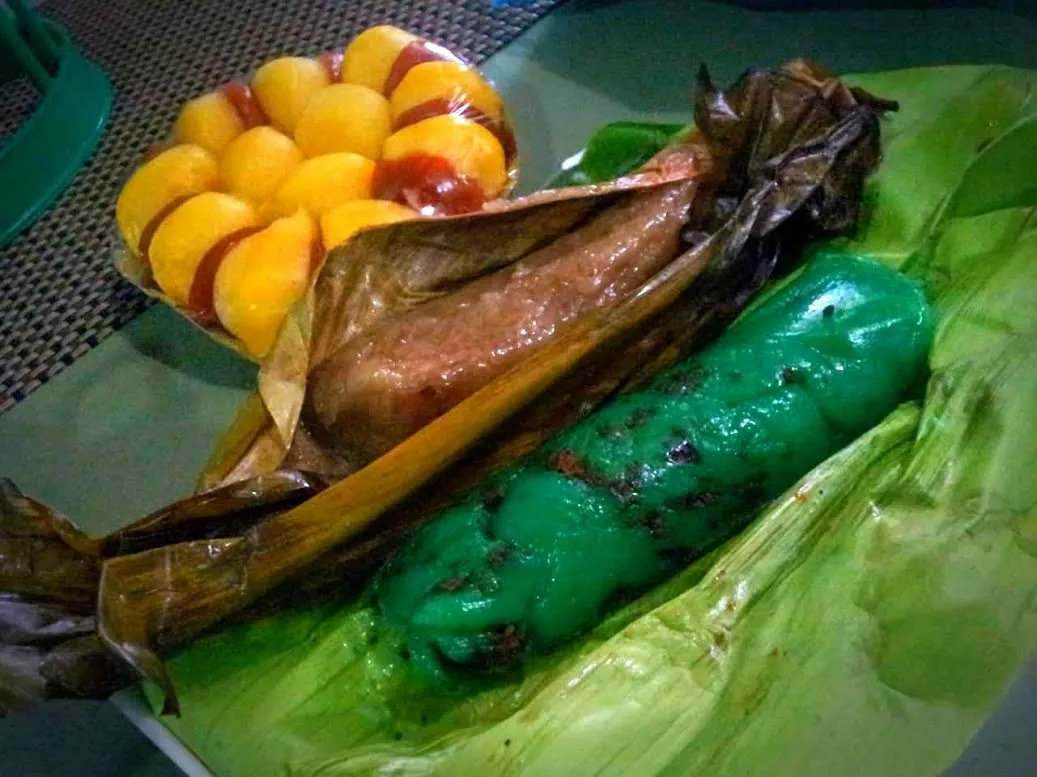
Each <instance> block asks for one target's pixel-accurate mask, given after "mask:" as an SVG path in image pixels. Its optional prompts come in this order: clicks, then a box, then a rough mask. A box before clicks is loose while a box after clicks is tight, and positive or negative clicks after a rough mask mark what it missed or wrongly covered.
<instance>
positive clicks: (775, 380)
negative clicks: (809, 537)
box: [375, 257, 932, 670]
mask: <svg viewBox="0 0 1037 777" xmlns="http://www.w3.org/2000/svg"><path fill="white" fill-rule="evenodd" d="M931 335H932V325H931V320H930V311H929V307H928V305H927V303H926V301H925V298H924V295H923V292H922V290H921V287H920V286H919V285H918V284H916V283H915V282H913V281H909V280H908V279H906V278H905V277H903V276H901V275H899V274H898V273H896V272H894V271H892V270H889V269H888V268H886V267H884V266H882V265H879V264H876V263H872V262H868V261H863V260H854V259H847V258H843V257H840V258H823V259H820V260H818V261H816V262H814V263H812V264H811V265H809V266H808V267H807V269H806V270H805V271H804V273H803V274H802V275H801V276H800V277H799V278H798V279H796V280H795V281H794V282H792V283H791V284H790V285H789V286H787V287H786V288H784V289H783V290H782V291H780V292H779V293H777V294H776V295H775V296H774V297H772V298H771V299H770V300H768V301H767V302H765V303H763V304H762V305H761V306H760V307H759V308H758V309H757V310H756V311H755V312H751V313H750V314H748V315H747V316H746V317H745V318H744V319H743V320H742V321H741V323H740V324H738V325H737V326H735V327H734V328H733V329H732V330H730V331H729V332H728V333H727V334H725V335H724V336H723V337H722V338H721V339H720V340H719V341H717V342H716V343H715V344H714V345H712V346H711V347H709V348H707V349H706V350H705V351H703V352H702V353H701V354H700V355H698V356H696V357H693V358H691V359H689V360H686V361H684V362H682V363H680V364H678V365H677V366H675V367H673V368H671V369H670V370H668V371H666V372H664V373H662V374H661V375H660V376H659V377H658V378H657V379H656V380H654V381H653V382H652V383H651V384H650V385H649V386H648V387H647V388H645V389H643V390H638V391H634V392H631V393H627V394H625V395H622V396H620V397H619V398H618V399H617V400H615V401H614V402H612V403H611V404H610V405H608V406H606V407H605V408H603V409H602V410H601V411H599V412H597V413H595V414H594V415H593V416H591V417H589V418H588V419H586V420H585V421H583V422H581V423H579V424H578V425H576V426H575V427H573V428H572V429H570V430H568V431H567V432H565V433H563V434H562V435H560V436H559V437H557V438H555V440H554V441H553V442H551V443H550V444H549V445H547V446H546V447H545V449H543V450H542V451H541V452H540V453H538V454H537V455H536V456H534V457H533V458H532V459H531V460H529V461H527V463H526V464H525V465H523V466H521V467H519V468H516V469H512V470H509V471H506V472H505V473H503V474H502V475H500V476H498V477H496V478H495V479H493V480H492V481H491V482H490V483H488V484H487V485H486V486H485V487H483V488H481V489H479V490H478V491H477V492H476V493H473V494H471V495H470V497H469V498H468V499H467V500H466V501H464V502H462V503H461V504H459V505H458V506H456V507H454V508H452V509H450V510H449V511H447V512H446V513H445V514H443V515H442V516H441V517H440V518H438V519H437V520H435V521H434V522H433V523H431V524H429V525H428V526H427V527H425V528H424V529H423V530H421V531H420V532H419V533H418V535H416V537H415V539H414V540H413V541H412V542H411V543H410V544H409V545H408V546H407V547H405V549H404V550H402V551H401V552H400V553H398V554H397V556H396V557H395V558H394V559H393V560H392V561H391V562H390V563H389V565H387V567H386V569H385V570H384V571H383V573H382V575H381V577H380V579H379V580H378V582H377V583H376V588H375V598H376V601H377V604H378V606H379V607H380V609H381V611H382V612H383V613H384V615H385V616H386V617H387V618H388V619H389V620H391V621H393V622H395V623H397V624H399V625H401V626H402V627H403V629H404V632H405V633H406V635H407V645H408V649H409V651H410V653H411V655H412V656H413V657H414V658H415V660H416V661H417V662H418V665H419V666H426V667H432V668H433V670H438V669H439V668H440V667H442V666H444V665H455V664H456V665H467V666H487V665H489V666H494V665H500V664H507V663H510V662H512V661H514V660H515V659H516V658H518V657H519V656H520V655H521V654H522V653H524V652H529V651H534V652H535V651H542V650H547V649H550V648H552V647H554V646H556V645H558V644H559V643H561V642H563V641H565V640H567V639H569V638H571V637H573V636H575V635H576V634H578V633H580V632H582V631H584V630H586V629H587V628H590V627H591V626H593V625H594V624H595V623H597V622H598V621H600V620H601V619H602V617H603V616H604V615H605V614H606V613H607V612H608V611H610V610H611V609H612V608H613V607H614V606H616V605H617V604H619V603H621V602H622V601H625V600H627V599H629V598H631V597H632V596H635V595H637V594H638V593H640V592H641V591H643V590H645V589H646V588H648V587H649V586H651V585H653V584H655V583H658V582H659V581H661V580H662V579H664V578H665V577H666V576H667V575H669V574H671V573H673V572H675V571H677V570H679V569H680V568H682V567H684V566H686V565H687V564H688V563H690V562H691V561H692V560H694V559H695V558H698V557H700V556H702V555H703V554H704V553H706V552H708V551H709V550H711V549H713V548H714V547H716V546H717V545H719V544H720V543H721V542H723V541H724V540H726V539H728V538H730V537H731V536H733V535H734V534H736V533H737V532H738V531H740V530H741V529H742V528H743V527H744V526H745V525H746V524H747V523H748V522H749V520H750V519H751V518H752V516H753V514H754V512H755V510H757V509H758V508H759V507H760V506H761V505H763V504H765V503H766V502H767V501H768V500H771V499H773V498H775V497H776V496H777V495H778V494H780V493H781V492H782V491H783V490H784V489H786V488H788V487H789V486H790V485H791V484H792V483H793V482H795V480H796V478H798V477H799V476H801V475H803V474H804V473H805V472H807V471H808V470H810V469H811V468H812V467H813V466H815V465H816V464H818V463H819V462H821V461H822V460H824V459H825V458H826V457H827V456H829V455H830V454H832V453H834V452H835V451H836V450H838V449H839V448H841V447H842V446H843V445H845V444H847V443H849V442H850V441H851V440H853V439H854V438H855V437H856V436H857V435H859V434H860V433H862V432H863V431H865V430H867V429H868V428H870V427H871V426H872V425H874V424H876V423H878V422H879V421H880V420H881V419H882V418H883V417H884V416H885V415H886V414H887V413H889V412H890V411H891V410H892V409H893V408H894V407H895V406H896V405H897V403H898V402H899V401H900V400H901V399H903V398H904V397H905V395H906V394H907V392H908V391H909V390H910V389H911V388H912V387H914V386H915V385H916V381H918V379H919V378H920V377H922V375H923V373H924V367H925V361H926V355H927V353H928V348H929V343H930V339H931Z"/></svg>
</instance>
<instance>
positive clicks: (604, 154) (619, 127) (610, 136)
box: [547, 121, 687, 189]
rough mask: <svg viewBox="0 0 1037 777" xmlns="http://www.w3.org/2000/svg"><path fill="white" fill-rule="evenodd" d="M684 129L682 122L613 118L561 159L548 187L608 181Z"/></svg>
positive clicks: (661, 147) (652, 153)
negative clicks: (671, 122)
mask: <svg viewBox="0 0 1037 777" xmlns="http://www.w3.org/2000/svg"><path fill="white" fill-rule="evenodd" d="M685 129H687V128H686V127H685V126H684V125H683V124H652V123H649V122H636V121H616V122H613V123H612V124H608V125H606V126H604V127H602V128H601V129H600V130H598V131H597V132H595V133H594V136H593V137H592V138H591V139H590V140H588V141H587V147H586V148H584V149H583V150H582V151H580V152H579V153H578V154H575V155H574V156H573V157H571V158H570V159H567V160H566V161H565V162H563V163H562V170H561V172H559V173H558V175H556V176H555V177H554V178H552V179H551V181H550V183H549V184H548V185H547V188H549V189H558V188H562V187H565V186H585V185H587V184H594V183H601V182H603V181H611V180H612V179H613V178H619V177H620V176H623V175H626V174H627V173H629V172H630V171H631V170H635V169H637V168H638V167H640V166H641V165H643V164H644V163H645V162H647V161H648V160H649V159H651V158H652V157H653V156H655V155H656V154H658V153H659V152H660V151H662V150H663V149H664V148H666V146H667V145H669V144H670V143H671V142H673V140H674V139H675V138H676V137H677V136H678V135H679V134H680V133H681V132H682V131H684V130H685Z"/></svg>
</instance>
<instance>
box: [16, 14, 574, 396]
mask: <svg viewBox="0 0 1037 777" xmlns="http://www.w3.org/2000/svg"><path fill="white" fill-rule="evenodd" d="M560 1H561V0H539V1H538V2H530V3H524V4H522V5H521V6H515V7H503V8H494V7H492V6H491V3H490V0H457V1H454V2H451V1H449V0H447V1H445V2H439V1H433V0H429V1H428V2H422V1H421V0H387V1H377V0H360V1H359V2H350V0H343V1H342V2H334V0H292V1H291V2H284V0H224V1H223V2H214V1H213V0H51V1H50V2H44V3H43V4H42V5H41V6H40V7H39V11H40V12H41V13H42V14H43V15H44V16H49V17H50V18H52V19H54V20H55V21H58V22H59V23H61V24H62V25H64V27H65V28H66V29H67V30H68V32H69V33H70V34H71V36H72V38H73V40H74V41H75V42H76V45H77V47H78V48H79V49H80V50H81V51H82V52H83V53H84V54H86V55H87V56H88V57H90V59H92V60H93V61H94V62H95V63H97V64H98V65H99V66H100V67H101V68H102V69H103V70H104V72H105V73H106V74H107V76H108V78H109V79H110V80H111V82H112V84H113V85H114V87H115V91H116V97H115V103H114V105H113V108H112V115H111V118H110V119H109V122H108V125H107V127H106V128H105V134H104V137H103V138H102V140H101V142H100V144H99V146H98V149H97V151H96V153H95V154H94V156H93V158H92V159H91V160H90V161H89V162H88V163H87V165H86V166H85V167H84V168H83V169H82V171H81V172H80V173H79V175H78V176H77V177H76V179H75V181H74V182H73V184H72V186H71V187H70V188H69V189H68V190H67V191H66V192H65V194H64V195H63V196H62V197H61V199H60V200H59V201H58V203H57V204H56V205H54V206H53V207H51V209H50V210H49V211H48V212H47V213H45V214H44V215H43V216H42V217H41V218H40V219H39V220H38V221H37V222H36V223H35V224H34V225H33V226H32V227H31V228H30V229H29V230H28V231H27V232H24V233H22V235H21V236H20V237H18V238H16V239H15V241H14V242H13V243H11V244H9V245H8V246H7V247H6V248H4V249H3V250H2V252H0V412H3V411H4V410H7V409H8V408H10V407H12V406H13V405H14V404H15V403H17V402H19V401H20V400H22V399H24V398H25V397H26V396H27V395H28V394H29V393H30V392H31V391H32V390H33V389H35V388H37V387H39V386H40V385H42V384H43V383H45V382H46V381H47V380H48V379H49V378H51V377H53V376H54V375H56V374H57V373H58V372H60V371H61V370H62V369H64V368H65V367H67V366H68V365H70V364H72V362H73V361H75V360H76V359H77V358H78V357H79V356H81V355H83V354H84V353H86V352H87V351H88V350H90V349H91V348H93V347H94V346H96V345H97V344H98V343H100V342H101V341H102V340H104V339H105V338H106V337H108V336H109V335H110V334H112V332H114V331H115V330H116V329H118V328H119V327H120V326H122V325H123V324H125V323H126V322H128V321H130V320H131V319H132V318H134V317H135V316H137V315H138V314H140V313H141V312H142V311H144V309H145V308H147V307H148V305H149V304H150V300H149V299H148V298H147V297H145V296H144V295H143V294H141V293H140V292H139V291H137V290H136V289H135V288H134V287H132V286H131V285H130V284H128V283H126V282H125V281H123V280H122V279H121V278H120V277H119V276H118V274H117V273H116V272H115V270H114V268H113V267H112V266H111V263H110V259H109V250H110V245H111V240H112V235H113V232H112V230H113V226H112V224H113V219H114V207H115V198H116V195H117V194H118V190H119V187H120V185H121V183H122V182H123V181H124V180H125V178H126V177H127V176H128V175H129V173H130V172H131V170H132V168H133V166H134V165H135V163H136V162H137V161H138V160H139V158H140V156H141V154H142V152H143V150H144V149H145V148H146V147H147V146H148V145H149V144H150V143H152V142H154V141H156V140H160V139H162V138H163V136H164V135H165V134H166V132H167V130H168V128H169V127H170V125H171V123H172V121H173V119H174V117H175V115H176V112H177V110H178V108H179V106H180V104H181V103H182V102H183V101H184V100H186V99H188V98H190V97H193V96H195V95H198V94H201V93H203V92H205V91H208V90H209V89H212V88H213V87H215V86H218V85H219V84H220V83H223V82H224V81H227V80H229V79H231V78H235V77H240V76H242V75H244V74H247V73H248V72H250V71H251V70H253V69H255V68H257V67H258V66H259V65H260V64H262V63H263V62H264V61H265V60H267V59H270V58H271V57H273V56H276V55H280V54H304V55H305V54H317V53H319V52H321V51H324V50H328V49H341V48H342V47H343V46H344V45H345V43H346V42H347V41H349V40H350V39H351V38H352V37H353V36H354V35H356V34H357V33H359V32H360V31H361V30H363V29H365V28H366V27H369V26H372V25H375V24H383V23H388V24H395V25H397V26H399V27H403V28H404V29H407V30H410V31H412V32H415V33H418V34H420V35H423V36H425V37H428V38H430V39H431V40H434V41H436V42H438V43H441V44H443V45H445V46H447V47H448V48H450V49H451V50H453V51H455V52H457V53H458V54H461V55H463V56H466V57H468V58H469V59H471V60H473V61H474V62H477V63H478V62H481V61H482V60H484V59H485V58H486V57H488V56H489V55H490V54H493V53H494V52H495V51H497V50H498V49H500V48H501V47H502V46H504V45H505V44H507V43H509V42H510V41H511V40H513V39H514V38H516V37H517V36H518V35H519V34H520V33H521V32H522V31H523V30H525V29H526V28H527V27H528V26H529V25H531V24H532V23H533V22H534V21H536V20H537V19H538V18H539V17H540V16H542V15H543V14H545V13H547V12H548V11H549V10H550V9H551V8H553V7H554V6H556V5H558V4H559V2H560ZM35 104H36V94H35V92H34V91H33V90H32V89H31V88H30V87H29V86H28V84H27V83H26V82H24V81H11V82H8V83H6V84H3V85H0V144H2V143H3V141H4V138H5V136H6V135H7V134H8V133H10V132H13V131H14V129H15V128H17V127H18V126H19V125H20V124H21V123H22V122H24V121H25V120H26V118H28V116H29V115H30V113H31V111H32V110H33V108H34V106H35ZM2 185H4V186H7V185H12V183H11V182H3V184H2Z"/></svg>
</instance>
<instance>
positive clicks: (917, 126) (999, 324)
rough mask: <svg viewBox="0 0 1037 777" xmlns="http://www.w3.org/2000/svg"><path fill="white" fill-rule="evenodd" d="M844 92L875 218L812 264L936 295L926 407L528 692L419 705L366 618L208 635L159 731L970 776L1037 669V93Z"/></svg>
mask: <svg viewBox="0 0 1037 777" xmlns="http://www.w3.org/2000/svg"><path fill="white" fill-rule="evenodd" d="M854 81H855V82H856V83H859V84H860V85H861V86H863V87H864V88H866V89H868V90H870V91H874V92H875V93H879V94H882V95H884V96H889V97H893V98H896V99H897V100H899V101H900V104H901V110H900V112H899V113H898V114H897V115H896V116H895V117H893V118H891V119H890V120H889V125H888V131H887V132H886V137H887V138H888V139H889V142H888V145H887V147H886V154H885V160H886V161H885V164H884V167H883V168H882V171H881V173H880V174H879V175H878V176H877V177H876V179H875V180H874V181H873V184H872V186H871V190H870V193H869V201H870V203H871V206H872V211H871V214H870V219H869V221H868V222H867V224H866V226H865V227H864V228H863V229H862V230H861V231H860V233H859V234H858V235H857V236H855V238H853V239H852V240H847V241H841V242H839V243H833V244H830V245H827V246H823V247H821V248H820V249H819V250H822V251H836V252H839V251H842V252H852V253H855V254H863V255H869V256H874V257H878V258H880V259H882V260H884V261H887V262H889V263H891V264H893V265H895V266H898V267H900V268H901V269H903V270H904V271H905V272H907V273H909V274H912V275H915V276H916V277H919V278H921V279H923V280H924V281H925V283H926V285H927V289H928V291H929V293H930V295H931V298H932V301H933V304H934V306H935V308H936V310H937V312H938V316H939V325H938V330H937V339H936V342H935V345H934V349H933V352H932V355H931V366H932V369H933V374H932V377H931V379H930V382H929V386H928V390H927V394H926V399H925V402H924V404H923V405H922V406H921V407H918V406H913V405H908V406H904V407H902V408H900V409H899V410H897V411H896V412H895V413H893V414H892V415H891V416H890V417H889V418H888V419H887V420H886V421H885V422H883V423H882V424H881V425H880V426H879V427H877V428H876V429H874V430H872V431H871V432H870V433H869V434H867V435H865V436H864V437H862V438H861V439H859V440H858V441H856V442H855V443H854V444H853V445H851V446H850V447H848V448H847V449H845V450H844V451H842V452H841V453H839V454H837V455H836V456H834V457H833V458H831V459H830V460H828V461H827V462H825V463H824V464H822V465H821V466H820V467H818V468H817V469H816V470H814V471H813V472H812V473H810V474H809V475H808V476H807V477H806V478H804V479H803V481H801V483H800V484H799V485H798V486H797V487H795V488H794V489H792V490H791V491H790V492H789V493H788V494H787V495H786V496H785V497H784V498H783V499H781V500H779V501H778V502H776V503H775V504H774V505H773V506H772V507H771V508H770V509H769V510H767V511H766V512H765V513H764V514H762V515H761V516H760V517H759V518H758V520H757V521H756V522H755V523H754V524H753V525H752V526H751V527H750V529H749V530H747V531H746V532H745V533H744V534H743V535H741V536H740V537H739V538H737V539H735V540H734V541H732V542H731V543H729V544H728V545H727V546H725V547H724V548H721V549H720V550H719V551H717V552H716V553H714V554H713V555H711V556H710V557H707V558H706V559H703V560H701V561H700V562H698V563H697V564H696V565H694V566H693V567H691V568H689V569H688V570H686V571H685V572H684V573H682V574H681V575H679V576H677V577H676V578H674V579H672V580H670V581H669V582H668V583H666V584H665V585H663V586H661V587H660V588H659V589H657V590H655V591H653V592H651V593H650V594H648V595H647V596H645V597H643V598H642V599H641V600H639V601H637V602H635V603H634V604H632V605H630V606H629V607H628V608H626V609H625V610H623V611H621V612H619V613H617V614H616V615H615V616H613V617H612V618H611V619H610V620H609V621H607V622H606V623H604V624H602V625H601V627H599V628H598V629H597V630H596V631H595V632H594V633H592V634H591V635H589V636H588V637H587V638H586V639H584V640H583V641H581V642H580V643H578V644H576V645H573V646H571V647H570V648H568V649H566V650H562V651H559V652H558V653H556V654H554V655H552V656H549V657H547V658H545V659H543V660H542V661H541V662H540V663H537V664H534V665H533V666H531V667H530V668H529V670H528V671H527V673H526V675H525V676H524V678H523V680H522V681H521V683H511V684H504V683H498V684H497V685H495V686H490V687H479V688H472V689H471V691H470V693H469V694H467V695H465V696H463V697H434V696H430V695H428V694H419V693H415V692H414V689H413V688H410V687H408V686H407V685H406V681H401V680H400V679H399V678H400V676H401V675H400V674H399V673H395V674H394V673H387V674H384V675H380V674H378V673H377V672H373V671H371V667H374V666H380V665H381V664H380V662H381V660H382V656H381V655H380V653H379V648H378V645H377V644H369V642H370V640H369V635H370V634H371V631H370V628H369V626H370V615H369V613H368V612H366V611H364V610H363V609H360V608H359V605H356V604H350V603H342V604H341V605H340V606H334V605H330V604H329V605H324V606H322V607H321V608H314V609H312V610H309V611H300V612H294V613H290V614H284V615H281V616H278V617H276V618H272V619H268V620H265V621H261V622H257V623H254V624H251V625H248V626H243V627H234V628H230V629H227V630H225V631H224V632H222V633H220V634H219V635H217V636H214V637H210V638H207V639H204V640H201V641H199V642H198V643H196V644H195V645H193V646H192V647H191V648H189V649H187V650H185V651H184V652H182V653H181V654H179V655H178V656H177V657H175V658H174V659H173V660H172V661H171V662H170V663H169V671H170V674H171V675H172V678H173V681H174V683H175V684H176V686H177V688H178V690H179V691H180V698H181V703H182V708H183V710H184V713H185V714H184V717H183V718H181V719H179V720H168V721H167V725H168V726H169V727H170V728H171V729H172V730H173V731H174V733H176V734H177V735H178V736H179V737H181V739H182V740H183V741H184V742H185V743H186V744H187V745H188V746H189V747H190V748H191V749H193V750H194V751H195V752H196V753H197V754H198V755H199V756H200V757H201V758H202V759H203V760H204V761H205V762H206V763H207V764H209V766H210V767H211V768H212V770H213V771H214V773H215V774H217V775H219V777H232V776H235V777H236V776H237V775H265V774H283V773H285V771H286V769H287V770H288V772H289V773H290V774H293V775H313V776H314V777H316V776H317V775H321V777H324V776H325V775H352V774H369V773H378V774H406V775H423V774H433V773H434V774H445V775H453V774H465V773H474V774H495V775H519V774H522V775H537V776H538V777H539V776H540V775H553V774H565V775H577V774H588V775H590V774H616V775H625V774H638V775H649V774H660V775H661V774H674V775H716V774H723V775H733V776H737V775H755V774H764V773H765V774H768V775H771V776H772V777H781V776H783V775H789V777H792V776H793V775H795V776H796V777H799V776H801V775H815V774H825V775H844V776H850V777H865V776H870V775H876V777H877V776H879V775H882V776H883V777H885V776H887V775H890V776H894V777H895V776H896V775H905V777H907V776H908V775H910V776H911V777H916V776H917V775H936V774H938V773H940V772H941V771H942V770H943V769H944V768H946V767H947V766H948V765H949V764H950V763H951V762H952V761H953V760H954V759H955V757H956V756H957V755H958V754H959V753H960V752H961V750H962V749H963V748H964V747H965V745H966V743H967V742H968V740H969V738H970V737H971V736H972V734H973V733H974V732H975V731H976V730H977V729H978V728H979V726H980V725H981V724H982V722H983V720H984V718H985V717H986V716H987V715H988V714H989V713H990V711H991V710H992V709H993V708H994V707H995V706H996V704H997V702H998V700H999V698H1000V696H1001V694H1002V693H1003V691H1004V690H1005V689H1006V687H1007V685H1008V684H1009V682H1010V681H1011V679H1012V678H1013V677H1014V675H1015V673H1016V671H1017V670H1018V667H1019V666H1020V664H1021V663H1022V662H1023V661H1025V660H1026V659H1027V657H1028V656H1029V655H1031V654H1032V652H1033V651H1034V650H1035V649H1037V606H1035V602H1037V479H1035V478H1033V477H1032V466H1033V461H1034V460H1037V215H1035V214H1037V189H1035V182H1037V156H1035V155H1034V154H1033V153H1032V150H1033V149H1034V148H1037V106H1035V105H1034V103H1033V100H1032V98H1031V97H1030V94H1031V93H1032V92H1033V91H1034V87H1035V86H1037V73H1030V72H1025V71H1019V70H1011V69H1007V68H979V67H975V68H937V69H928V70H912V71H901V72H895V73H884V74H873V75H868V76H866V77H860V78H857V79H854ZM368 657H371V660H370V661H368ZM149 696H150V698H151V699H152V701H153V703H154V704H155V705H156V709H157V708H158V707H159V706H160V705H161V700H160V698H159V694H158V693H157V692H154V690H153V689H152V690H150V691H149Z"/></svg>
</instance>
